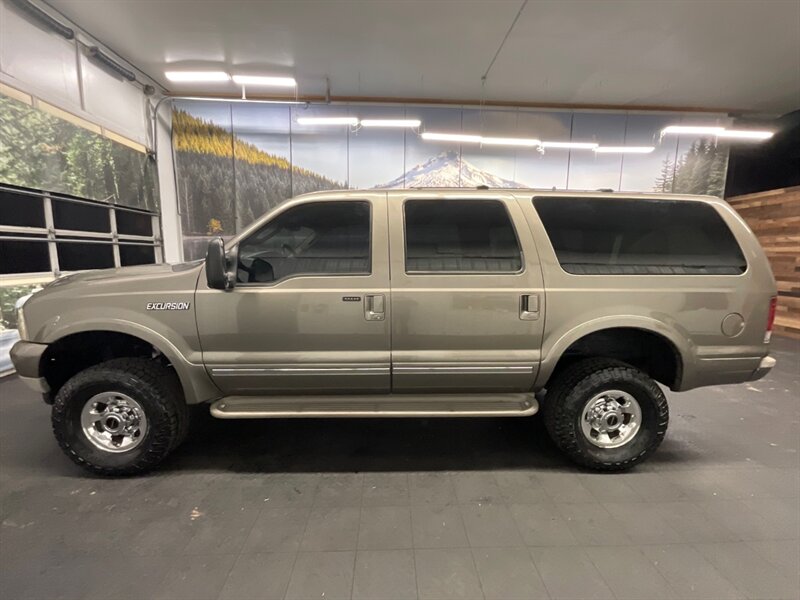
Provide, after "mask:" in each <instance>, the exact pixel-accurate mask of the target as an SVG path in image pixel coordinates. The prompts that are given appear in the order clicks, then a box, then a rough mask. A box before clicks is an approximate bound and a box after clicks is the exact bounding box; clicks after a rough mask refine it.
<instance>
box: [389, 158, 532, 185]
mask: <svg viewBox="0 0 800 600" xmlns="http://www.w3.org/2000/svg"><path fill="white" fill-rule="evenodd" d="M479 185H485V186H488V187H490V188H519V187H527V186H524V185H522V184H521V183H517V182H516V181H511V180H510V179H504V178H502V177H498V176H497V175H493V174H492V173H488V172H487V171H483V170H481V169H479V168H478V167H476V166H475V165H473V164H472V163H470V162H468V161H466V160H464V159H463V158H461V157H460V156H459V154H458V152H455V151H450V152H442V153H441V154H438V155H436V156H434V157H433V158H429V159H428V160H426V161H425V162H424V163H421V164H419V165H416V166H415V167H413V168H412V169H409V170H408V171H406V172H405V173H404V174H402V175H400V177H397V178H396V179H393V180H391V181H389V182H387V183H384V184H381V185H376V186H375V187H376V188H377V189H389V188H402V187H407V188H410V187H477V186H479Z"/></svg>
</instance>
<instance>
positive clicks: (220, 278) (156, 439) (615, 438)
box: [12, 189, 776, 474]
mask: <svg viewBox="0 0 800 600" xmlns="http://www.w3.org/2000/svg"><path fill="white" fill-rule="evenodd" d="M775 298H776V287H775V281H774V279H773V277H772V273H771V271H770V268H769V265H768V263H767V260H766V259H765V257H764V253H763V251H762V250H761V248H760V247H759V245H758V242H757V241H756V239H755V237H754V236H753V234H752V232H751V231H750V230H749V229H748V228H747V226H746V225H745V223H744V222H743V221H742V219H741V218H739V216H738V215H737V214H736V213H735V212H734V211H733V210H732V209H731V208H730V207H729V206H728V205H727V204H726V203H725V202H723V201H721V200H718V199H715V198H706V197H684V196H665V195H631V194H624V195H623V194H610V193H573V192H558V193H557V192H534V191H532V190H488V189H478V190H460V189H459V190H456V189H451V190H432V189H413V190H393V191H376V190H367V191H353V190H350V191H339V192H324V193H314V194H308V195H305V196H301V197H298V198H295V199H292V200H289V201H287V202H285V203H283V204H281V205H280V206H278V207H276V208H275V209H273V210H272V211H270V212H269V213H268V214H266V215H265V216H264V217H262V218H261V219H259V220H258V221H256V222H255V223H253V225H251V226H250V227H249V228H247V230H246V231H244V232H242V233H241V234H240V235H238V236H237V237H235V238H234V239H232V240H230V241H229V242H227V243H223V241H222V239H218V240H214V241H212V242H211V244H210V246H209V251H208V256H207V257H206V260H205V261H204V262H194V263H187V264H181V265H175V266H169V265H154V266H146V267H130V268H124V269H118V270H108V271H93V272H84V273H78V274H73V275H68V276H66V277H62V278H60V279H58V280H56V281H54V282H53V283H51V284H49V285H47V286H46V287H45V288H44V289H43V290H42V291H40V292H38V293H37V294H35V295H34V296H33V297H31V298H30V299H29V300H28V301H27V302H26V303H25V304H24V306H23V307H22V308H21V309H20V314H19V323H20V334H21V337H22V341H20V342H19V343H18V344H17V345H16V346H15V347H14V348H13V350H12V358H13V361H14V364H15V366H16V368H17V371H18V373H19V375H20V376H21V377H22V378H23V379H24V380H25V381H27V382H28V383H29V384H30V385H32V386H33V387H34V388H35V389H37V390H39V391H41V392H42V393H43V394H44V397H45V400H46V401H47V402H48V403H52V404H53V408H52V422H53V429H54V431H55V435H56V438H57V439H58V442H59V444H60V445H61V447H62V448H63V449H64V451H65V452H66V453H67V455H68V456H69V457H70V458H72V459H73V460H74V461H75V462H77V463H78V464H81V465H83V466H85V467H87V468H89V469H90V470H92V471H94V472H97V473H103V474H124V473H133V472H140V471H144V470H146V469H148V468H150V467H153V466H154V465H156V464H157V463H158V462H159V461H161V460H162V459H163V458H164V457H165V456H166V455H167V454H168V453H169V452H170V451H171V450H172V449H174V448H175V447H176V446H177V445H178V444H179V443H180V442H181V441H182V439H183V438H184V436H185V435H186V428H187V408H186V407H187V405H191V404H200V403H205V404H208V405H210V410H211V414H212V415H214V416H215V417H219V418H223V419H237V418H239V419H240V418H263V417H449V416H453V417H455V416H459V417H461V416H529V415H533V414H535V413H536V412H537V411H538V410H539V402H538V401H537V399H539V400H542V399H543V402H542V409H543V412H544V418H545V422H546V425H547V429H548V431H549V432H550V435H551V436H552V438H553V440H554V442H555V443H556V444H557V445H558V447H559V448H561V449H562V450H563V451H564V452H565V453H566V454H567V455H568V456H569V457H570V458H572V459H573V460H574V461H576V462H577V463H579V464H581V465H584V466H587V467H591V468H595V469H600V470H619V469H625V468H628V467H630V466H632V465H633V464H635V463H637V462H640V461H641V460H643V459H644V458H645V457H646V456H647V455H648V454H649V453H650V452H652V451H653V450H655V448H656V447H657V446H658V445H659V443H660V442H661V440H662V438H663V437H664V433H665V431H666V428H667V421H668V411H667V402H666V398H665V396H664V393H663V392H662V389H661V387H660V386H659V384H661V385H662V386H665V387H668V388H670V389H671V390H673V391H676V392H678V391H683V390H688V389H691V388H696V387H698V386H704V385H718V384H727V383H739V382H744V381H751V380H754V379H757V378H759V377H762V376H763V375H764V374H765V373H767V372H768V371H769V370H770V368H772V366H773V365H774V364H775V360H774V359H773V358H771V357H770V356H769V355H768V344H769V336H770V330H771V328H772V320H773V316H774V310H775ZM540 392H545V393H544V394H543V393H540Z"/></svg>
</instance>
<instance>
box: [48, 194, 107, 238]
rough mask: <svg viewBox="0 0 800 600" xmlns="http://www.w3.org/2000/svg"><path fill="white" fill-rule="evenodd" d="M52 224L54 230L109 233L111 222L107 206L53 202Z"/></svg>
mask: <svg viewBox="0 0 800 600" xmlns="http://www.w3.org/2000/svg"><path fill="white" fill-rule="evenodd" d="M52 202H53V224H54V225H55V226H56V229H72V230H74V231H99V232H110V231H111V221H110V219H109V214H108V207H107V206H92V205H91V204H83V203H80V202H67V201H66V200H53V201H52Z"/></svg>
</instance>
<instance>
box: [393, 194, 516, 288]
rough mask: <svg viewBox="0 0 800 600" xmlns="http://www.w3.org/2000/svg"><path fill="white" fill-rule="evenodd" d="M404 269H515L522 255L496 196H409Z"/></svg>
mask: <svg viewBox="0 0 800 600" xmlns="http://www.w3.org/2000/svg"><path fill="white" fill-rule="evenodd" d="M405 232H406V271H407V272H409V273H415V272H416V273H425V272H428V273H430V272H459V271H460V272H473V273H474V272H479V273H480V272H482V273H515V272H517V271H519V270H520V269H521V268H522V256H521V254H520V251H519V244H518V243H517V236H516V234H515V233H514V227H513V226H512V224H511V221H510V219H509V217H508V213H507V212H506V209H505V207H504V206H503V205H502V204H501V203H500V202H497V201H493V200H409V201H408V202H406V204H405Z"/></svg>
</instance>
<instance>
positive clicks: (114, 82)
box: [80, 52, 147, 144]
mask: <svg viewBox="0 0 800 600" xmlns="http://www.w3.org/2000/svg"><path fill="white" fill-rule="evenodd" d="M80 61H81V74H82V76H83V101H84V110H85V111H86V112H88V113H90V114H92V115H95V116H97V117H99V118H101V119H104V120H105V121H108V122H110V123H114V124H115V126H116V129H117V132H118V133H121V134H123V135H125V136H127V137H130V138H132V139H134V140H136V141H137V142H140V143H142V144H146V142H147V137H146V132H147V126H146V117H145V96H144V95H143V94H142V90H141V88H139V86H136V85H132V84H131V83H130V82H129V81H126V80H125V79H122V77H119V76H117V75H114V74H112V73H111V72H109V71H108V70H106V69H104V68H102V67H100V66H98V65H97V64H96V63H94V62H93V61H92V59H91V58H89V57H88V56H86V54H85V53H83V52H81V53H80Z"/></svg>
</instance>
